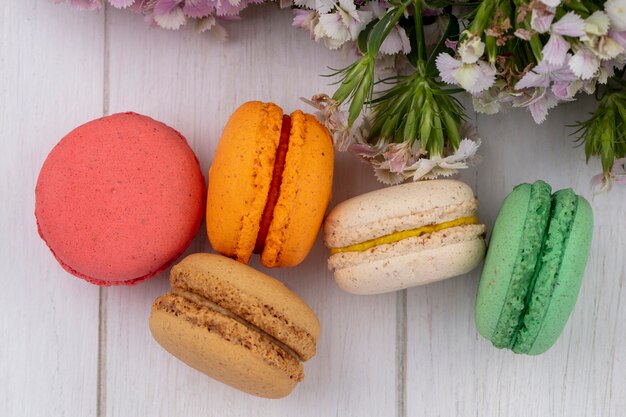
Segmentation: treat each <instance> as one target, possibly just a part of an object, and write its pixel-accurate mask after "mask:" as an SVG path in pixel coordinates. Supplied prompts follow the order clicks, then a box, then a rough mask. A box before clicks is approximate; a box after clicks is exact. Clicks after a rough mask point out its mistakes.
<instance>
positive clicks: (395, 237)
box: [330, 216, 478, 255]
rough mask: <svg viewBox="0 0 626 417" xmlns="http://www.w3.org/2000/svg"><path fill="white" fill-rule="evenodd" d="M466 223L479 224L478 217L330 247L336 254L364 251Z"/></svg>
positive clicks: (331, 251)
mask: <svg viewBox="0 0 626 417" xmlns="http://www.w3.org/2000/svg"><path fill="white" fill-rule="evenodd" d="M466 224H478V217H476V216H469V217H461V218H460V219H455V220H450V221H449V222H443V223H438V224H431V225H428V226H422V227H418V228H417V229H411V230H402V231H400V232H395V233H391V234H389V235H385V236H381V237H377V238H376V239H371V240H366V241H365V242H361V243H355V244H354V245H350V246H344V247H341V248H330V254H331V255H334V254H336V253H341V252H363V251H366V250H368V249H370V248H373V247H374V246H378V245H386V244H389V243H395V242H398V241H400V240H402V239H408V238H410V237H415V236H421V235H423V234H425V233H434V232H438V231H440V230H444V229H449V228H451V227H456V226H463V225H466Z"/></svg>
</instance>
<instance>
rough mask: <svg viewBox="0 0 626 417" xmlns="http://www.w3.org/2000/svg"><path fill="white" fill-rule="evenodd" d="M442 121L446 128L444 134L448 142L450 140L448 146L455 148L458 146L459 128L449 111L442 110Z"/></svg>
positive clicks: (459, 139)
mask: <svg viewBox="0 0 626 417" xmlns="http://www.w3.org/2000/svg"><path fill="white" fill-rule="evenodd" d="M443 122H444V126H445V128H446V136H447V137H448V142H450V146H451V147H452V149H453V150H455V151H456V150H457V149H458V148H459V144H460V143H461V137H460V135H459V129H458V126H457V121H456V120H455V119H454V117H452V115H451V114H450V112H449V111H447V110H443Z"/></svg>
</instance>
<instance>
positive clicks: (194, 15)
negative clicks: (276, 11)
mask: <svg viewBox="0 0 626 417" xmlns="http://www.w3.org/2000/svg"><path fill="white" fill-rule="evenodd" d="M54 1H56V2H61V1H63V0H54ZM69 2H70V3H72V4H73V5H75V6H78V7H81V8H87V9H95V8H98V7H101V6H102V3H103V0H69ZM109 2H110V3H111V4H112V5H113V6H115V7H118V8H126V7H128V8H132V9H133V10H134V11H138V12H141V13H142V14H143V15H144V16H145V17H146V19H147V20H148V21H149V22H151V23H152V24H153V25H157V26H161V27H163V28H167V29H177V28H179V27H181V26H182V25H184V24H185V23H188V22H195V24H196V27H197V28H198V30H200V31H210V32H212V33H216V34H218V36H219V37H220V38H222V39H223V38H225V36H226V33H225V31H224V30H223V28H222V27H221V26H220V25H219V19H233V18H237V15H238V14H239V12H240V11H241V10H242V9H244V8H245V7H247V6H248V5H249V4H252V3H262V2H264V1H263V0H109ZM279 4H280V6H281V7H291V8H292V9H293V13H294V19H293V26H295V27H298V28H301V29H304V30H307V31H309V32H310V34H311V37H312V38H313V39H315V40H316V41H318V42H323V43H324V44H325V45H326V46H327V47H328V48H330V49H342V50H344V52H348V53H351V52H353V51H354V52H356V60H355V62H354V63H353V64H351V65H350V66H348V67H346V68H343V69H338V70H336V71H334V72H333V73H332V74H330V75H333V76H335V77H336V78H335V79H336V80H337V89H336V91H335V93H334V94H333V95H332V96H328V95H325V94H320V95H317V96H315V97H313V99H312V100H307V101H308V102H309V103H310V104H312V105H314V106H315V107H317V108H318V113H317V115H318V117H319V118H320V120H322V122H324V124H325V125H326V126H327V127H328V128H329V129H330V131H331V132H332V133H333V137H334V139H335V142H336V145H337V147H338V148H339V149H340V150H346V149H348V150H350V151H352V152H354V153H356V154H357V155H359V156H361V157H362V158H364V159H365V160H367V161H368V162H370V163H371V164H372V166H373V168H374V170H375V173H376V176H377V178H378V179H379V180H381V181H383V182H385V183H388V184H395V183H399V182H402V181H404V180H406V179H413V180H419V179H423V178H434V177H437V176H447V175H451V174H453V173H455V172H456V171H457V170H458V169H461V168H465V167H467V166H468V165H469V164H470V163H471V162H472V160H474V159H475V157H476V150H477V148H478V146H479V145H480V139H478V138H477V137H476V135H475V133H474V132H473V131H472V128H471V126H470V125H469V124H468V123H467V120H466V115H465V109H464V107H463V105H462V104H461V101H459V98H460V97H461V96H462V95H463V94H465V95H468V94H469V96H470V97H471V102H472V105H473V107H474V109H475V110H476V111H477V112H479V113H486V114H497V113H498V112H500V111H502V110H504V109H506V108H510V107H521V108H526V109H528V111H529V112H530V115H531V116H532V118H533V119H534V121H535V122H536V123H542V122H543V121H545V120H546V117H547V116H548V112H549V110H550V109H551V108H553V107H555V106H557V105H558V104H560V103H563V102H568V101H573V100H575V99H576V98H577V97H578V96H579V95H581V94H589V95H593V96H594V97H595V98H596V99H597V100H598V107H597V109H596V111H595V112H594V113H593V114H592V115H591V117H590V118H589V119H588V120H584V121H576V120H572V134H573V135H576V137H577V139H578V141H579V142H580V143H582V144H584V149H585V153H586V156H587V160H589V159H590V158H591V157H598V158H599V159H600V162H601V165H602V173H601V174H600V175H598V176H596V177H594V179H593V182H594V184H597V185H601V187H602V188H603V189H607V188H609V187H610V186H611V184H613V183H621V184H624V183H626V129H625V123H626V82H625V81H624V80H623V75H624V65H625V64H626V0H608V1H599V0H597V1H592V0H569V1H560V0H530V1H526V0H515V1H512V2H511V1H503V0H483V1H479V2H461V1H459V2H455V1H450V0H389V1H367V0H356V1H352V0H339V1H336V0H294V1H293V2H292V1H289V0H281V1H280V3H279Z"/></svg>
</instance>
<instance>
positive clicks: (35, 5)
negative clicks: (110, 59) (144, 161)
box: [0, 0, 104, 417]
mask: <svg viewBox="0 0 626 417" xmlns="http://www.w3.org/2000/svg"><path fill="white" fill-rule="evenodd" d="M102 22H103V21H102V15H98V14H93V15H85V14H79V13H74V12H70V11H69V10H67V9H66V8H62V7H56V6H55V5H53V4H50V3H48V2H45V1H39V0H24V1H11V2H1V3H0V45H2V47H0V90H1V92H0V109H2V111H1V112H0V149H1V151H0V177H1V178H2V179H1V180H0V196H1V197H0V198H1V200H2V204H1V205H0V234H1V235H2V238H1V239H0V264H1V265H2V285H3V291H2V292H1V293H0V305H1V306H2V312H3V314H1V315H0V335H1V339H0V416H7V417H12V416H52V415H54V416H73V415H80V416H86V417H87V416H95V415H96V390H97V387H96V384H97V370H98V368H97V367H98V361H97V354H98V289H97V288H95V287H93V286H91V285H89V284H87V283H85V282H84V281H82V280H79V279H75V278H73V277H71V276H70V275H68V274H67V273H66V272H65V271H63V270H62V269H61V267H60V266H59V265H58V264H57V263H56V261H55V260H54V258H53V256H52V254H51V253H50V251H49V250H48V248H47V247H46V245H45V244H44V243H43V241H41V240H40V239H39V236H38V234H37V227H36V224H35V216H34V211H35V208H34V203H35V183H36V180H37V175H38V173H39V169H40V168H41V165H42V164H43V161H44V159H45V157H46V155H47V154H48V152H49V151H50V149H51V148H52V147H53V146H54V145H55V144H56V143H57V141H58V140H59V139H61V137H62V136H64V135H65V134H66V133H67V132H69V131H70V130H71V129H72V128H74V127H75V126H77V125H79V124H81V123H84V122H86V121H88V120H90V119H92V118H94V117H98V116H99V115H100V114H101V109H102V45H103V33H104V31H103V24H102Z"/></svg>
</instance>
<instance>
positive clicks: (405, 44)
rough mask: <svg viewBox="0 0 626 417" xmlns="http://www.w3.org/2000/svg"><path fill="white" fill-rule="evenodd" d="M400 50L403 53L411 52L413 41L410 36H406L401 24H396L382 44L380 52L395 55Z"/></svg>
mask: <svg viewBox="0 0 626 417" xmlns="http://www.w3.org/2000/svg"><path fill="white" fill-rule="evenodd" d="M400 52H402V54H403V55H406V54H408V53H409V52H411V41H410V40H409V37H408V36H406V32H405V31H404V29H403V28H402V27H401V26H400V25H396V26H395V27H394V28H393V29H391V32H389V35H387V37H386V38H385V40H384V41H383V44H382V45H380V53H382V54H386V55H395V54H397V53H400Z"/></svg>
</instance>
